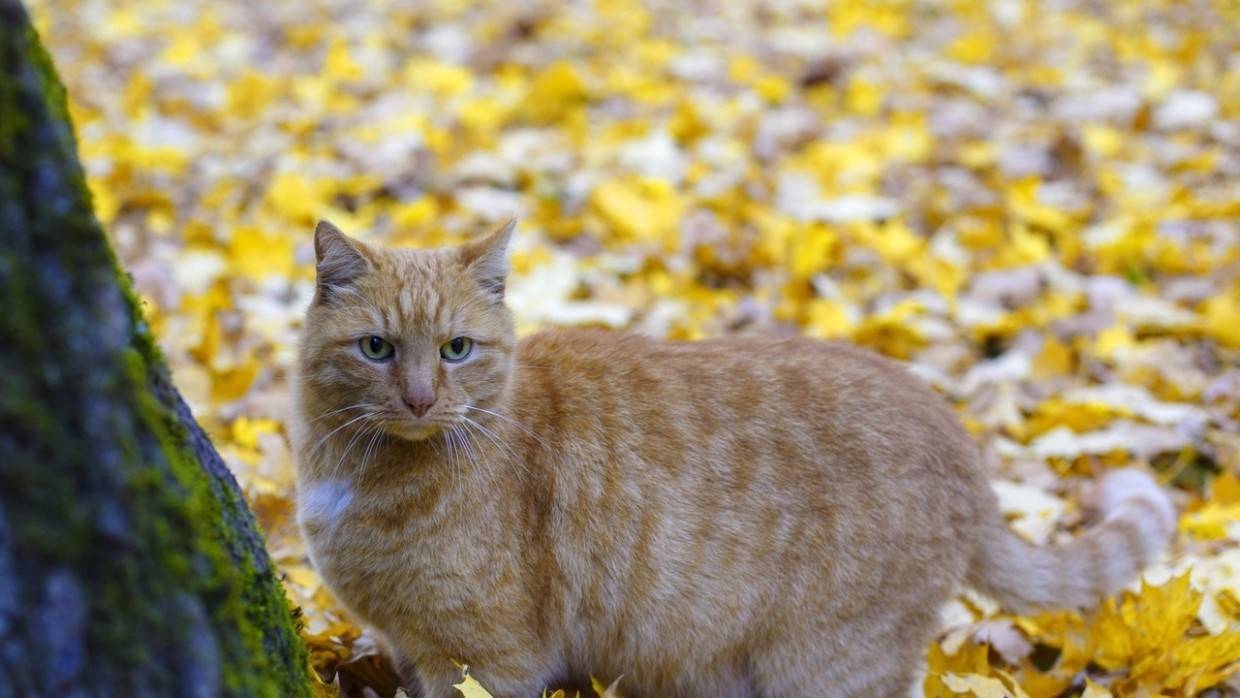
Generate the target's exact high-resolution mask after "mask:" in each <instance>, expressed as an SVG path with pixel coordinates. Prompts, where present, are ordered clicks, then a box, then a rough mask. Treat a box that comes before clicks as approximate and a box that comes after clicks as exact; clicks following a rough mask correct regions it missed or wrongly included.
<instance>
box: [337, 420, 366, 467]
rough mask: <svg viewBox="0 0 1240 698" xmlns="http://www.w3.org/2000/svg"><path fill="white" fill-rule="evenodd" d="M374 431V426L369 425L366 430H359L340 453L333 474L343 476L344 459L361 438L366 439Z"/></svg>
mask: <svg viewBox="0 0 1240 698" xmlns="http://www.w3.org/2000/svg"><path fill="white" fill-rule="evenodd" d="M372 429H376V427H375V426H374V425H368V426H367V427H366V428H365V429H359V430H358V431H357V433H355V434H354V435H353V436H352V437H351V438H350V439H349V441H348V443H346V444H345V447H344V450H342V451H341V452H340V458H339V459H337V460H336V465H335V467H333V468H332V471H333V472H335V473H336V474H337V475H340V474H342V472H343V468H342V466H343V465H344V459H345V458H346V457H348V455H349V451H351V450H352V449H353V444H354V443H357V442H358V441H359V440H360V439H361V438H364V435H365V434H369V433H370V431H371V430H372Z"/></svg>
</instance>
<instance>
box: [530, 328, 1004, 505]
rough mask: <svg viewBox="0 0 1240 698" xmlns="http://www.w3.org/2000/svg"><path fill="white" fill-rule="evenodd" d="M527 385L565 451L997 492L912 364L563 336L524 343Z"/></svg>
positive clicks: (730, 344) (756, 341) (766, 342)
mask: <svg viewBox="0 0 1240 698" xmlns="http://www.w3.org/2000/svg"><path fill="white" fill-rule="evenodd" d="M517 375H518V382H517V401H516V404H517V409H519V410H521V411H523V412H524V413H525V414H524V415H523V417H524V418H526V419H527V420H529V421H530V422H532V423H536V424H538V425H539V427H540V428H541V429H543V430H545V431H547V432H549V433H551V434H553V435H557V436H559V437H561V438H560V439H559V442H560V443H569V442H572V441H573V440H574V439H577V440H581V439H585V440H586V441H588V442H589V443H593V444H597V445H600V446H602V447H603V448H605V449H606V450H607V451H609V452H611V453H616V452H617V451H618V450H619V451H623V452H624V453H632V454H635V455H636V456H637V457H640V458H641V459H642V460H644V461H646V462H658V461H661V460H665V459H668V458H676V459H677V462H679V463H681V464H684V466H685V467H693V464H694V462H695V461H697V460H702V459H707V460H711V459H713V460H716V461H717V460H728V461H733V462H735V463H737V464H738V465H737V467H743V463H744V462H762V461H773V462H777V463H779V464H781V467H782V468H783V469H784V471H785V472H789V473H795V472H796V471H797V468H798V467H804V468H806V469H808V470H809V471H811V472H812V473H818V472H821V470H822V468H821V466H822V465H823V464H824V463H825V464H827V465H828V466H829V467H830V466H834V467H835V469H836V470H837V471H840V472H844V471H846V473H847V474H848V475H850V476H852V477H853V480H854V481H870V480H877V481H880V482H879V484H881V485H887V484H890V485H892V486H893V487H897V488H900V487H905V486H907V487H916V486H919V485H920V484H921V483H920V481H921V480H923V479H924V478H927V477H928V478H931V479H932V480H934V481H935V488H936V489H939V488H941V487H952V488H955V489H956V490H960V489H962V488H963V489H964V490H967V491H974V490H976V491H982V490H983V489H984V488H985V487H986V482H985V478H984V477H983V476H982V474H981V472H980V469H979V467H978V460H977V455H976V449H975V446H974V445H973V443H972V441H971V439H970V437H969V436H968V434H967V433H966V432H965V431H964V429H963V428H962V427H961V425H960V423H959V421H958V420H957V418H956V416H955V414H954V413H953V412H952V411H951V409H950V408H949V407H948V406H947V405H946V403H945V402H944V401H943V400H942V399H941V398H940V397H939V396H938V395H937V394H935V393H934V391H933V390H932V389H931V388H930V387H929V386H928V385H926V384H925V383H924V382H923V381H922V380H921V379H919V378H917V377H916V376H914V375H912V374H911V373H910V372H909V371H908V370H907V369H905V368H904V367H903V366H901V365H899V364H897V363H895V362H893V361H890V360H888V359H886V358H883V357H881V356H878V355H876V354H874V353H872V352H869V351H866V350H864V349H860V348H857V347H854V346H851V345H847V344H842V343H837V342H827V341H821V340H816V339H810V338H803V337H783V338H779V337H726V338H719V339H711V340H704V341H693V342H689V341H665V340H659V339H655V338H651V337H647V336H643V335H639V334H633V333H624V332H612V331H606V330H593V329H556V330H550V331H545V332H540V333H537V334H534V335H531V336H529V337H527V338H525V339H523V340H522V341H521V342H520V344H519V345H518V350H517ZM841 469H842V470H841ZM910 476H911V477H910ZM893 478H894V479H900V482H892V479H893Z"/></svg>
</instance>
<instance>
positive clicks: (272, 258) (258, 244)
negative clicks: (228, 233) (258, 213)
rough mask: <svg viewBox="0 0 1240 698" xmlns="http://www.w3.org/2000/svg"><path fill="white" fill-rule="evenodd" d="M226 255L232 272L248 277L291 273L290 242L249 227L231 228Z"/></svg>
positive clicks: (286, 238)
mask: <svg viewBox="0 0 1240 698" xmlns="http://www.w3.org/2000/svg"><path fill="white" fill-rule="evenodd" d="M228 257H229V261H230V262H231V263H232V268H233V270H235V271H236V273H238V274H240V275H242V276H246V277H249V278H251V279H265V278H267V277H269V276H283V277H289V276H292V274H293V261H294V260H293V241H292V239H291V238H289V237H286V236H282V235H269V234H267V233H265V232H263V231H262V230H259V229H258V228H255V227H252V226H242V227H240V228H236V229H235V230H233V234H232V242H231V243H230V244H229V246H228Z"/></svg>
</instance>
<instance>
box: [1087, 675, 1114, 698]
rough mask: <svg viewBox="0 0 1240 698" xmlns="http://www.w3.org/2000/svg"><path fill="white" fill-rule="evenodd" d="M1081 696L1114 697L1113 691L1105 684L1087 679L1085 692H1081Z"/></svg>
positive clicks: (1093, 697)
mask: <svg viewBox="0 0 1240 698" xmlns="http://www.w3.org/2000/svg"><path fill="white" fill-rule="evenodd" d="M1081 698H1112V696H1111V691H1110V690H1108V689H1107V688H1105V687H1104V686H1099V685H1098V684H1096V683H1094V682H1093V681H1090V680H1089V679H1085V692H1084V693H1082V694H1081Z"/></svg>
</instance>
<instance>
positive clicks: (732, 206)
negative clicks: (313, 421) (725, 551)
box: [29, 0, 1240, 696]
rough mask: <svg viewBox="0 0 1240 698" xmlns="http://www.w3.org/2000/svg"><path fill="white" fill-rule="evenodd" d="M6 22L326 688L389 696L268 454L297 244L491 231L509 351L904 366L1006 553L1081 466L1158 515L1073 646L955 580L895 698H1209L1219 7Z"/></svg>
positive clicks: (294, 325)
mask: <svg viewBox="0 0 1240 698" xmlns="http://www.w3.org/2000/svg"><path fill="white" fill-rule="evenodd" d="M29 5H30V8H31V10H32V12H33V14H34V16H35V18H36V22H37V25H38V28H39V31H40V33H41V34H42V36H43V38H44V41H45V43H46V45H47V46H48V48H49V49H50V51H51V52H52V54H53V56H54V58H55V60H56V63H57V68H58V70H59V71H60V74H61V76H62V78H63V79H64V81H65V83H66V86H67V88H68V91H69V97H70V102H71V106H72V115H73V119H74V121H75V124H76V129H77V134H78V139H79V146H80V149H81V155H82V159H83V162H84V164H85V167H86V168H87V172H88V178H89V183H90V187H91V190H92V192H93V195H94V199H95V206H96V211H97V213H98V216H99V218H100V219H101V220H102V221H103V223H104V225H105V227H106V228H107V230H108V231H109V234H110V236H111V238H112V242H113V244H114V246H115V248H116V250H117V251H118V254H119V256H120V258H121V261H122V263H123V265H124V266H125V267H126V268H127V269H128V270H129V271H130V272H131V273H132V275H133V278H134V282H135V285H136V287H137V289H138V291H139V292H140V293H141V295H142V297H143V298H144V300H145V312H146V316H147V318H148V320H149V322H150V324H151V325H152V327H153V328H154V331H155V333H156V335H157V337H158V338H159V340H160V343H161V345H162V347H163V349H164V351H165V352H166V353H167V356H168V360H169V363H170V365H171V367H172V369H173V372H174V378H175V380H176V383H177V385H178V386H179V388H180V389H181V391H182V393H183V394H184V396H185V397H186V399H187V400H188V401H189V402H190V403H191V404H192V406H193V408H194V411H195V413H196V415H197V417H198V419H199V420H200V421H201V422H202V423H203V425H204V426H205V427H206V428H207V429H208V430H209V432H210V433H211V435H212V437H213V438H214V439H215V442H216V444H217V446H218V447H219V448H220V450H221V452H222V453H223V455H224V457H225V459H226V460H227V462H228V463H229V465H230V466H231V468H232V469H233V471H234V472H235V473H236V475H237V477H238V479H239V481H240V482H241V484H242V486H243V488H244V490H245V491H246V494H247V496H248V498H249V500H250V503H251V506H252V507H253V508H254V509H255V511H256V513H257V514H258V516H259V519H260V522H261V524H262V525H263V527H264V529H265V531H266V534H267V541H268V546H269V548H270V549H271V552H272V554H273V557H274V558H275V559H276V560H277V562H278V563H279V565H280V566H281V569H282V571H283V573H284V576H285V581H286V586H287V588H288V590H289V594H290V597H291V599H292V600H293V601H294V603H295V604H297V605H298V606H299V607H300V608H301V609H302V612H303V615H304V618H305V621H306V636H307V639H308V641H309V642H310V644H311V649H312V654H313V661H314V663H315V665H316V668H318V669H319V670H320V673H321V674H322V676H323V677H324V679H325V681H326V682H327V683H329V684H330V683H332V682H333V681H338V682H342V683H341V684H340V685H341V686H342V688H343V689H344V691H345V693H346V694H350V695H362V693H361V692H360V691H361V690H362V688H363V687H365V686H370V687H371V688H372V689H374V690H377V691H378V692H380V693H384V692H385V691H387V690H388V688H385V687H384V686H383V685H382V684H383V679H382V678H381V677H379V669H378V668H377V667H378V666H379V664H378V660H377V659H376V658H375V655H376V653H377V649H376V648H375V646H374V643H373V641H372V640H371V639H370V638H369V637H368V636H366V635H365V634H363V633H362V631H361V630H360V629H359V628H357V627H356V626H355V625H353V624H352V623H351V622H350V621H349V619H348V618H347V616H346V615H345V614H344V613H342V612H341V611H339V610H338V609H337V608H336V607H335V603H334V601H333V600H332V599H331V597H330V594H329V593H328V592H327V591H326V590H325V589H324V588H323V587H322V584H321V582H320V580H319V579H318V577H317V576H316V575H315V573H314V572H313V570H312V569H311V568H310V566H309V564H308V562H307V560H306V557H305V550H304V546H303V545H302V543H301V541H300V539H299V536H298V534H297V531H296V527H295V525H294V524H293V521H292V517H291V512H292V500H293V497H294V488H293V468H292V463H291V461H290V456H289V449H288V444H287V441H286V437H285V433H284V419H285V414H286V413H287V411H288V409H289V394H288V385H289V370H290V368H291V366H292V363H293V357H294V354H295V351H296V345H297V341H298V337H299V333H300V330H301V320H302V315H303V312H304V309H305V307H306V305H307V303H308V301H309V299H310V297H311V294H312V290H313V247H312V231H313V226H314V223H315V222H316V221H317V220H318V219H320V218H327V219H330V220H332V221H334V222H335V223H336V224H337V225H338V226H340V227H341V228H342V229H343V230H345V231H346V232H348V233H350V234H353V235H355V236H357V237H359V238H361V239H363V240H365V241H367V242H372V243H376V244H385V245H394V246H414V247H425V246H435V245H442V244H450V243H455V242H459V241H462V240H465V239H468V238H470V237H472V236H474V235H478V234H481V233H483V232H485V231H488V230H489V229H491V228H493V227H495V226H496V225H498V224H499V223H500V222H502V221H503V220H505V219H507V218H509V217H516V218H518V219H519V221H520V224H519V228H518V235H517V238H516V242H515V252H514V254H513V269H514V272H513V278H512V279H511V281H510V291H509V302H510V305H511V306H512V307H513V309H514V311H515V312H516V314H517V316H518V318H519V320H520V327H521V331H522V332H531V331H534V330H536V329H538V328H541V327H546V326H550V325H599V326H607V327H615V328H627V329H631V330H636V331H641V332H646V333H650V334H653V335H657V336H665V337H670V338H675V339H696V338H702V337H711V336H717V335H721V334H727V333H761V334H791V333H799V334H804V335H809V336H814V337H824V338H838V339H845V340H850V341H853V342H856V343H859V344H862V345H865V346H868V347H870V348H873V349H874V350H876V351H879V352H882V353H884V354H886V355H889V356H891V357H894V358H897V359H900V360H904V361H907V362H909V365H910V366H911V367H912V368H913V370H915V371H916V372H918V373H919V374H920V375H922V376H923V377H925V378H926V379H927V380H929V381H930V382H931V383H933V384H934V385H935V386H936V387H937V388H938V389H939V390H940V391H941V392H942V393H943V394H944V396H945V397H946V398H947V399H948V400H950V401H951V402H952V403H953V404H954V405H955V406H956V407H957V408H958V410H959V413H960V415H961V417H962V419H963V420H964V421H965V423H966V425H967V426H968V427H969V429H970V430H971V431H972V432H973V433H974V434H975V435H976V436H977V438H978V440H979V442H980V443H981V444H982V445H983V447H984V449H985V452H986V453H987V456H988V460H989V462H990V463H991V465H992V467H993V469H994V474H995V477H996V488H997V489H998V491H999V494H1000V497H1001V500H1002V503H1003V507H1004V510H1005V511H1006V512H1007V514H1008V515H1009V517H1010V518H1011V519H1012V521H1013V525H1015V526H1016V527H1017V528H1018V530H1020V531H1021V532H1022V533H1023V534H1025V535H1027V536H1028V537H1030V538H1032V539H1035V540H1039V541H1053V540H1055V539H1057V538H1062V537H1064V536H1067V535H1071V534H1072V533H1073V532H1074V531H1075V530H1077V529H1078V528H1079V526H1080V525H1081V523H1082V521H1083V520H1084V516H1085V513H1084V508H1083V507H1082V506H1081V502H1080V499H1079V495H1080V493H1081V492H1082V487H1083V486H1084V485H1085V484H1087V483H1088V481H1089V480H1090V479H1091V478H1093V477H1094V476H1096V475H1097V474H1098V473H1100V472H1102V471H1103V470H1104V469H1105V468H1107V467H1111V466H1114V465H1120V464H1146V465H1149V466H1151V467H1153V468H1155V469H1157V470H1158V471H1159V473H1160V476H1161V478H1162V480H1163V482H1165V483H1168V484H1169V485H1171V486H1174V487H1175V488H1176V496H1177V497H1178V503H1179V504H1180V505H1181V506H1182V507H1183V508H1184V515H1183V517H1182V520H1181V529H1182V532H1183V534H1184V535H1183V536H1182V540H1181V541H1180V543H1179V546H1178V548H1177V551H1176V555H1175V556H1174V557H1173V558H1172V559H1171V560H1169V561H1168V562H1167V564H1165V565H1163V566H1162V567H1161V568H1160V569H1158V570H1155V571H1154V572H1152V573H1151V574H1150V575H1149V579H1150V582H1151V586H1149V587H1147V588H1144V589H1141V590H1135V591H1134V593H1133V594H1131V595H1129V596H1128V597H1126V599H1124V600H1123V601H1122V602H1120V603H1118V604H1114V605H1113V606H1112V607H1110V608H1109V609H1108V608H1104V609H1103V610H1102V612H1101V614H1099V615H1097V616H1091V617H1089V618H1081V617H1079V616H1076V615H1073V614H1049V615H1045V616H1040V617H1037V618H1022V617H1014V616H1011V615H1008V614H1005V613H1003V612H1002V611H1001V610H1000V609H997V608H995V607H994V606H993V604H990V603H989V602H987V601H986V600H985V599H981V598H979V597H976V596H974V595H971V594H966V595H964V596H962V597H961V599H960V600H958V601H957V602H955V603H954V604H953V605H952V607H951V608H949V609H948V610H947V611H946V613H945V619H944V634H943V636H942V638H941V641H940V642H937V643H936V644H935V645H934V646H932V647H931V648H929V674H928V678H927V682H926V692H927V694H932V695H953V694H964V695H968V694H969V693H970V691H972V692H974V693H976V694H977V695H1002V694H1003V693H991V694H985V693H983V692H982V691H985V690H992V691H993V690H1000V691H1006V692H1007V694H1009V695H1019V693H1017V692H1018V691H1024V692H1027V693H1028V694H1029V695H1033V696H1054V695H1061V694H1066V695H1075V694H1076V693H1079V692H1080V691H1082V690H1086V691H1087V692H1086V694H1087V695H1091V696H1103V695H1111V694H1112V692H1113V693H1114V695H1117V696H1118V695H1154V694H1157V693H1159V692H1160V691H1161V692H1162V694H1163V695H1193V694H1196V693H1197V692H1199V691H1201V690H1203V689H1205V688H1208V687H1210V686H1216V688H1214V689H1211V690H1213V691H1215V693H1214V695H1234V694H1235V692H1234V691H1233V690H1232V689H1229V688H1227V687H1226V686H1225V684H1223V683H1222V682H1225V681H1226V679H1227V677H1228V676H1229V675H1230V674H1231V673H1232V672H1234V671H1235V670H1236V669H1237V662H1240V633H1237V631H1236V630H1237V625H1236V623H1237V620H1238V619H1240V547H1238V546H1237V541H1240V479H1238V478H1237V474H1238V473H1240V428H1238V426H1237V419H1240V4H1237V3H1236V2H1235V0H1189V1H1187V2H1175V1H1165V0H1164V1H1157V0H1150V1H1148V2H1135V1H1130V0H1124V1H1115V2H1104V1H1089V0H1054V1H1048V2H1033V1H1030V0H992V1H990V2H981V1H963V0H961V1H956V2H930V1H915V0H888V1H885V2H876V3H862V2H839V1H837V2H828V1H825V0H824V1H819V2H807V1H803V0H769V1H766V2H761V1H753V2H739V1H738V2H704V1H685V2H673V1H670V0H667V1H663V2H653V1H652V2H648V3H645V4H638V3H633V2H622V1H620V0H595V1H593V2H590V1H577V2H565V3H559V2H535V1H528V2H511V1H510V2H465V1H463V0H454V1H445V2H368V3H355V2H345V1H342V0H299V1H298V2H287V1H283V0H279V1H277V0H268V1H266V2H245V3H243V2H233V1H215V2H206V1H198V0H195V1H190V0H175V1H174V0H141V1H137V0H33V1H31V2H29ZM790 409H795V406H790ZM875 583H876V584H881V580H875ZM1158 585H1162V586H1158ZM600 678H607V679H610V678H613V677H600ZM1086 679H1088V683H1087V682H1086ZM996 687H998V688H996ZM325 690H327V691H330V690H332V689H330V688H325ZM1088 691H1095V692H1094V693H1088ZM1229 691H1231V693H1228V692H1229Z"/></svg>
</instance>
